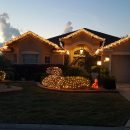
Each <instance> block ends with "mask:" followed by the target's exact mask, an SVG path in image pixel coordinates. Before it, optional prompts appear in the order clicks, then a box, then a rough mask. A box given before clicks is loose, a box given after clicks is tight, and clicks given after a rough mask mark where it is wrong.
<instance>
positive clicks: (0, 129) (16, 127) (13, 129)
mask: <svg viewBox="0 0 130 130" xmlns="http://www.w3.org/2000/svg"><path fill="white" fill-rule="evenodd" d="M0 130H130V128H127V127H93V126H71V125H39V124H12V125H11V124H1V125H0Z"/></svg>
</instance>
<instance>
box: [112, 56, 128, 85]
mask: <svg viewBox="0 0 130 130" xmlns="http://www.w3.org/2000/svg"><path fill="white" fill-rule="evenodd" d="M111 67H112V68H111V70H112V75H113V76H115V77H116V79H117V81H118V82H122V83H130V55H113V56H112V64H111Z"/></svg>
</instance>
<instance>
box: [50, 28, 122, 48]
mask: <svg viewBox="0 0 130 130" xmlns="http://www.w3.org/2000/svg"><path fill="white" fill-rule="evenodd" d="M84 29H85V30H87V31H89V32H91V33H93V34H95V35H97V36H99V37H101V38H105V43H104V45H108V44H110V43H112V42H115V41H117V40H119V39H120V38H119V37H116V36H112V35H109V34H105V33H102V32H98V31H94V30H91V29H87V28H84ZM76 31H78V30H76ZM76 31H73V32H69V33H66V34H62V35H59V36H55V37H52V38H49V39H48V40H50V41H52V42H54V43H56V44H57V45H59V46H60V41H59V39H61V38H63V37H66V36H67V35H70V34H72V33H74V32H76Z"/></svg>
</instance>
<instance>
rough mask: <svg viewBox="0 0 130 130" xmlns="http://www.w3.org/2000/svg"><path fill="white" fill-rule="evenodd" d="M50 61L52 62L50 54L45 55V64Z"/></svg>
mask: <svg viewBox="0 0 130 130" xmlns="http://www.w3.org/2000/svg"><path fill="white" fill-rule="evenodd" d="M50 63H51V58H50V56H45V64H50Z"/></svg>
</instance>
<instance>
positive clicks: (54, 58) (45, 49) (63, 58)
mask: <svg viewBox="0 0 130 130" xmlns="http://www.w3.org/2000/svg"><path fill="white" fill-rule="evenodd" d="M0 50H1V51H2V53H3V55H4V56H5V57H6V58H8V59H9V60H10V61H11V62H12V63H14V64H63V65H64V64H69V65H71V66H80V67H82V66H83V65H84V63H85V65H86V67H87V68H89V67H90V66H92V65H95V64H96V62H97V61H98V60H101V62H102V65H103V66H106V67H107V68H109V70H110V73H111V75H114V76H115V77H116V79H117V81H118V82H130V73H129V66H130V36H128V37H126V38H123V39H120V38H118V37H115V36H112V35H108V34H104V33H101V32H97V31H94V30H90V29H86V28H83V29H79V30H77V31H74V32H70V33H67V34H63V35H59V36H56V37H52V38H49V39H45V38H43V37H40V36H38V35H37V34H35V33H33V32H31V31H29V32H27V33H24V34H22V35H20V36H18V37H16V38H14V39H12V40H10V41H7V42H6V43H4V45H3V47H1V48H0ZM108 59H109V60H108Z"/></svg>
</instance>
